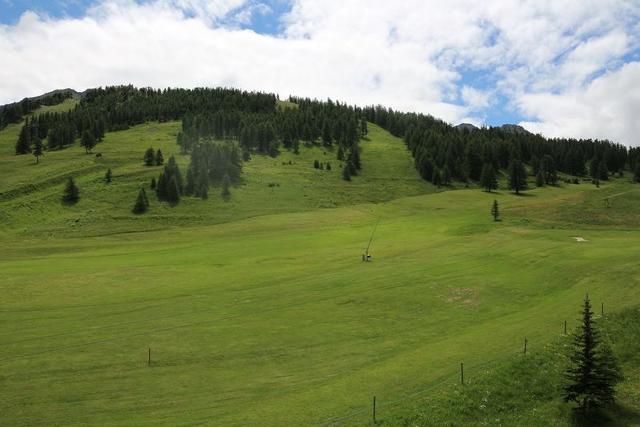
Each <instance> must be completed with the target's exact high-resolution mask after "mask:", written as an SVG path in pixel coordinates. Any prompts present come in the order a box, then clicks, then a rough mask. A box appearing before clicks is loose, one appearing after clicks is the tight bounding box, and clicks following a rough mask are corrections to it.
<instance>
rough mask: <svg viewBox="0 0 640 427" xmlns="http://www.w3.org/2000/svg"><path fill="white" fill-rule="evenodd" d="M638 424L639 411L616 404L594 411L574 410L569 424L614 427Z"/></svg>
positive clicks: (578, 426)
mask: <svg viewBox="0 0 640 427" xmlns="http://www.w3.org/2000/svg"><path fill="white" fill-rule="evenodd" d="M638 424H640V412H638V411H637V410H635V409H633V408H628V407H626V406H622V405H618V404H615V405H613V406H610V407H609V408H607V409H604V410H602V411H599V412H594V413H584V412H581V411H577V410H576V411H574V412H573V414H572V417H571V425H572V426H575V427H600V426H603V427H614V426H628V425H638Z"/></svg>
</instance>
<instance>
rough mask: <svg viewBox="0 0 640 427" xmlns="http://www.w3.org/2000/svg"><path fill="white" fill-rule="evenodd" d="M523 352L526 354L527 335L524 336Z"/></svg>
mask: <svg viewBox="0 0 640 427" xmlns="http://www.w3.org/2000/svg"><path fill="white" fill-rule="evenodd" d="M524 354H525V355H526V354H527V337H524Z"/></svg>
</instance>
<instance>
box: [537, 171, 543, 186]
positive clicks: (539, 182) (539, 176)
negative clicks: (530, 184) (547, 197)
mask: <svg viewBox="0 0 640 427" xmlns="http://www.w3.org/2000/svg"><path fill="white" fill-rule="evenodd" d="M536 187H544V172H543V171H542V169H539V170H538V173H537V174H536Z"/></svg>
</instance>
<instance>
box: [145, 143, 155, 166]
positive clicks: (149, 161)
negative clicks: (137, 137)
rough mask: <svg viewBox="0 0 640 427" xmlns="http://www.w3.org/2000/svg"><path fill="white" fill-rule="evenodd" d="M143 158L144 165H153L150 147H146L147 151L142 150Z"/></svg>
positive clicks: (152, 152) (152, 154) (153, 158)
mask: <svg viewBox="0 0 640 427" xmlns="http://www.w3.org/2000/svg"><path fill="white" fill-rule="evenodd" d="M143 160H144V165H145V166H153V164H154V163H155V154H154V151H153V148H152V147H149V148H147V151H145V152H144V158H143Z"/></svg>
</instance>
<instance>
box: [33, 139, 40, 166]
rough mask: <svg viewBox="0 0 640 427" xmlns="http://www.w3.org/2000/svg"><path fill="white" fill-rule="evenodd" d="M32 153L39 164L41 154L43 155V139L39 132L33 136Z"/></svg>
mask: <svg viewBox="0 0 640 427" xmlns="http://www.w3.org/2000/svg"><path fill="white" fill-rule="evenodd" d="M31 154H33V155H34V156H35V158H36V164H37V163H38V162H39V160H40V156H42V140H41V139H40V137H39V136H38V135H37V134H36V135H35V136H34V137H33V151H32V152H31Z"/></svg>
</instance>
